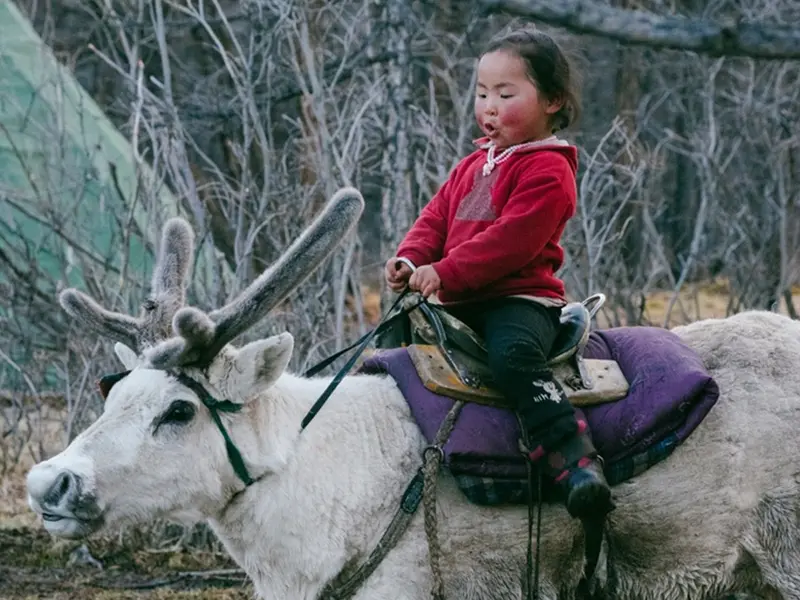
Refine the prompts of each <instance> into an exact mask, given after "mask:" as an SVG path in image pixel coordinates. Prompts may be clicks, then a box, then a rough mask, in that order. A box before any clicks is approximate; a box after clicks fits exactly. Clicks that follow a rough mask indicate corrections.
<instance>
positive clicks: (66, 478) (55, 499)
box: [27, 463, 83, 512]
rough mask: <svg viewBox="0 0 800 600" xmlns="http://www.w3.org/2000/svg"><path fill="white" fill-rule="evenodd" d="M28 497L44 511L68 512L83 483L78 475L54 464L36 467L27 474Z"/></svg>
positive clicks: (78, 496)
mask: <svg viewBox="0 0 800 600" xmlns="http://www.w3.org/2000/svg"><path fill="white" fill-rule="evenodd" d="M27 483H28V495H29V496H30V498H31V499H32V500H34V501H35V503H36V504H38V505H39V506H40V507H41V508H42V509H44V510H45V511H55V512H63V511H64V510H70V508H71V507H72V505H74V504H75V503H76V501H77V500H78V499H79V498H80V495H81V488H82V485H83V482H82V481H81V478H80V476H79V475H77V474H75V473H73V472H72V471H70V470H69V469H64V468H60V467H57V466H56V465H54V464H51V463H50V464H49V463H42V464H39V465H36V466H35V467H33V468H32V469H31V471H30V472H29V473H28V481H27Z"/></svg>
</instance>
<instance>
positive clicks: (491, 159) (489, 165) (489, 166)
mask: <svg viewBox="0 0 800 600" xmlns="http://www.w3.org/2000/svg"><path fill="white" fill-rule="evenodd" d="M554 139H557V138H556V137H555V136H551V137H549V138H547V139H544V140H537V141H535V142H524V143H522V144H514V145H513V146H509V147H508V148H506V149H505V150H503V151H502V152H501V153H500V156H498V157H497V158H495V156H494V151H495V148H496V146H495V144H494V142H489V143H488V144H486V145H484V146H483V148H488V152H486V164H485V165H483V176H484V177H486V176H487V175H489V173H491V172H492V171H493V170H494V167H495V165H499V164H500V163H501V162H503V161H504V160H508V157H509V156H511V155H512V154H513V153H514V152H515V151H516V150H519V149H520V148H530V147H531V146H541V145H542V144H552V143H553V140H554Z"/></svg>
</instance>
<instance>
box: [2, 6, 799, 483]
mask: <svg viewBox="0 0 800 600" xmlns="http://www.w3.org/2000/svg"><path fill="white" fill-rule="evenodd" d="M15 3H16V5H17V6H18V7H19V8H20V10H21V11H23V12H24V13H25V14H26V15H27V16H28V17H29V18H30V20H31V22H32V23H33V25H34V27H35V29H36V31H37V32H38V33H39V35H40V36H41V37H42V38H43V39H44V41H45V42H46V43H47V44H48V45H49V46H50V47H51V48H52V49H53V51H54V52H55V54H56V56H57V58H58V60H59V61H60V62H61V63H62V64H64V65H66V66H67V67H68V68H69V70H70V71H71V72H72V73H73V74H74V75H75V77H76V78H77V79H78V81H79V82H80V84H81V85H82V86H83V87H84V88H85V89H86V90H87V91H88V92H89V94H90V95H91V96H92V97H93V98H94V99H95V101H96V102H97V103H98V104H99V105H100V106H101V108H102V109H103V110H104V112H105V113H106V114H107V115H108V116H109V117H110V118H111V120H112V121H113V122H114V124H115V125H116V126H117V127H118V128H119V129H120V131H121V132H122V133H123V135H124V136H125V137H126V138H128V139H130V140H131V141H132V144H133V160H134V161H135V163H136V164H137V165H145V164H146V165H148V166H149V167H148V173H150V175H149V176H148V177H144V176H143V177H142V179H141V182H140V183H141V185H140V186H139V190H138V193H137V194H136V197H135V198H124V199H123V200H124V201H125V202H126V203H128V204H129V205H130V206H133V205H136V206H137V208H139V209H144V210H146V211H149V212H150V213H151V214H152V215H155V216H156V217H154V220H153V227H154V228H155V229H156V230H159V229H160V222H159V220H158V217H157V216H158V215H160V214H161V211H160V207H159V206H158V194H157V190H158V189H160V188H163V187H164V186H166V187H168V188H169V189H171V190H172V191H173V192H174V194H175V195H176V197H178V198H179V199H180V201H181V203H182V211H183V214H184V215H185V216H186V217H187V218H188V219H189V220H190V221H191V222H192V224H193V226H194V227H195V230H196V231H197V235H198V238H197V239H198V247H199V248H200V251H202V252H205V253H206V254H205V255H206V256H212V257H213V258H214V261H212V262H213V263H214V264H215V265H216V266H215V267H213V273H212V276H211V277H204V278H202V283H200V278H198V279H197V281H196V282H195V283H194V284H192V286H191V288H190V290H189V300H190V302H191V303H192V304H195V305H197V306H199V307H201V308H203V309H211V308H214V307H216V306H219V305H221V304H222V303H223V302H224V301H225V300H226V299H228V298H230V297H232V295H234V294H235V293H236V292H237V291H238V290H240V289H242V287H243V286H246V285H247V284H248V283H249V282H250V281H252V279H253V278H254V277H255V276H256V275H257V274H258V273H260V272H261V271H262V270H263V269H265V268H266V267H268V266H269V265H270V264H271V263H272V262H273V261H274V260H275V259H276V258H277V257H278V256H279V255H280V254H281V252H282V251H283V250H284V249H285V248H286V247H287V246H288V245H289V244H290V243H291V242H292V241H293V240H294V239H295V238H296V237H297V235H298V234H299V233H300V232H301V231H302V229H303V227H304V226H305V224H307V223H308V222H309V220H310V219H311V218H313V216H314V215H315V214H316V212H317V211H318V210H319V208H320V207H321V206H322V204H323V203H324V202H325V201H326V199H327V198H329V197H330V196H331V195H332V194H333V193H334V192H335V190H336V189H338V188H339V187H341V186H344V185H353V186H355V187H357V188H358V189H359V190H361V192H362V193H363V195H364V197H365V199H366V202H367V207H366V212H365V214H364V216H363V218H362V221H361V223H360V226H359V229H358V231H357V232H355V233H354V234H353V235H350V236H348V237H347V238H346V239H344V240H343V243H342V245H341V248H340V249H339V250H338V251H337V252H336V253H335V255H334V256H333V257H332V258H331V259H330V260H329V261H327V262H326V263H325V265H324V266H323V267H322V268H321V269H319V270H318V271H316V272H315V273H314V275H313V276H312V277H311V278H310V279H309V280H308V281H307V282H306V283H305V284H304V285H303V286H302V287H301V288H300V289H299V290H298V291H297V292H296V293H294V294H293V295H292V296H291V297H290V298H289V299H288V300H287V301H286V302H285V303H283V305H282V306H281V307H280V309H279V310H278V311H276V312H275V313H274V314H273V315H271V317H270V318H269V319H267V320H266V321H265V322H264V323H262V324H260V325H259V327H257V328H256V330H255V331H253V332H252V334H251V337H252V336H264V335H269V334H271V333H274V332H277V331H283V330H289V331H290V332H291V333H292V334H293V335H294V336H295V339H296V353H295V356H294V358H293V361H292V365H291V367H292V368H293V369H296V370H300V369H303V368H304V367H306V366H309V365H310V364H313V363H314V362H316V361H317V360H319V359H321V358H322V357H323V356H326V355H327V354H329V353H331V352H333V351H334V350H336V349H338V348H340V347H342V346H343V345H345V344H347V343H349V342H350V341H352V340H354V339H355V338H356V337H357V336H359V335H361V334H362V333H364V332H365V331H367V330H368V329H369V327H370V326H372V325H374V323H375V322H376V321H377V319H378V318H379V316H380V314H381V311H382V310H384V309H385V308H386V307H387V306H388V304H387V300H390V299H391V294H390V293H388V292H387V291H386V290H385V288H384V287H383V286H382V267H383V263H384V261H385V259H386V258H387V257H389V256H391V255H392V253H393V250H394V248H395V247H396V245H397V243H398V241H399V240H400V239H401V237H402V236H403V234H404V233H405V231H406V230H407V229H408V227H409V226H410V224H411V223H412V222H413V219H414V218H415V216H416V215H417V214H418V213H419V211H420V209H421V208H422V207H423V206H424V205H425V203H426V202H427V201H428V200H429V199H430V197H431V196H432V194H433V193H434V192H435V190H436V189H437V187H438V186H439V185H440V184H441V183H442V182H443V181H444V179H445V178H446V177H447V175H448V173H449V171H450V169H451V168H452V167H453V166H454V165H455V163H456V162H457V161H458V159H459V158H460V157H462V156H464V155H465V154H466V153H468V152H470V151H471V148H472V140H473V139H474V138H475V137H477V135H478V130H477V127H476V126H475V124H474V119H473V117H472V98H473V92H472V86H473V84H474V66H475V59H476V56H477V55H478V53H479V52H480V49H481V47H482V46H483V44H484V43H485V42H486V41H487V40H488V39H489V38H490V37H491V36H493V35H494V34H495V33H497V32H499V31H501V30H502V29H504V28H506V27H509V26H512V25H516V24H520V23H523V22H534V23H536V24H537V26H538V27H541V28H542V29H545V30H547V31H548V32H550V33H552V34H553V35H555V36H556V37H557V39H558V40H559V41H561V42H562V43H563V44H564V46H565V47H566V48H567V49H568V50H569V51H570V54H571V55H572V57H573V59H574V60H575V64H576V65H577V66H578V68H579V70H580V72H581V73H582V81H583V83H582V98H583V107H584V112H583V117H582V120H581V121H580V123H579V124H578V126H577V127H576V128H574V129H572V130H570V131H568V132H567V133H566V136H565V137H567V139H569V140H570V141H572V142H574V143H576V144H577V145H578V147H579V149H580V172H579V181H578V184H579V199H580V207H579V211H578V214H577V215H576V217H575V218H574V219H573V221H572V222H571V223H570V225H569V227H568V229H567V232H566V235H565V239H564V245H565V248H566V253H567V258H566V263H565V266H564V268H563V270H562V273H561V274H562V276H563V278H564V279H565V281H566V283H567V289H568V293H569V295H570V297H571V298H573V299H581V298H583V297H585V296H587V295H589V294H592V293H595V292H598V291H601V292H603V293H605V294H606V295H607V296H608V301H607V305H606V309H605V310H604V311H603V314H602V315H600V319H599V322H598V324H599V325H600V326H618V325H639V324H652V325H656V326H671V325H674V324H677V323H683V322H688V321H692V320H696V319H698V318H705V317H711V316H725V315H727V314H732V313H734V312H738V311H741V310H744V309H750V308H761V309H770V310H779V311H781V312H784V313H787V314H790V315H791V316H793V317H794V318H797V313H798V311H800V300H799V299H798V297H797V292H798V291H800V290H798V288H797V285H798V283H800V252H798V244H799V243H800V135H798V133H799V131H800V130H799V129H798V121H799V119H800V102H798V96H800V77H799V76H800V28H798V26H797V25H796V24H797V23H800V3H798V2H796V0H707V1H706V0H641V1H637V0H610V1H608V2H606V1H603V0H550V1H549V2H542V1H540V0H528V1H524V0H441V1H439V0H336V1H335V2H330V1H327V2H326V1H323V0H252V1H241V2H234V1H231V0H203V1H201V2H197V1H191V2H184V1H172V0H127V1H124V2H123V1H118V0H106V1H103V2H99V1H87V0H58V1H57V0H50V1H48V2H41V1H39V0H16V2H15ZM634 11H642V12H634ZM53 140H54V141H53V144H54V145H56V146H57V140H58V136H57V135H56V133H54V136H53ZM86 152H91V148H87V149H86ZM74 176H75V178H76V179H78V180H79V179H80V178H81V177H83V176H84V174H81V173H75V174H74ZM57 194H58V190H57V189H40V193H39V194H38V195H36V197H35V198H34V199H33V200H32V202H33V206H31V207H30V208H31V210H32V211H35V212H38V213H40V214H44V215H47V214H51V213H53V212H54V209H53V206H52V205H51V204H52V203H53V202H54V200H53V198H54V197H56V196H57ZM119 218H122V217H121V216H120V217H119ZM73 225H74V226H75V230H80V223H77V224H73ZM157 238H158V236H157V234H156V235H155V236H154V239H155V240H157ZM1 243H2V241H1V240H0V244H1ZM64 246H65V250H64V252H65V254H64V256H65V261H66V260H69V261H72V262H79V263H80V266H81V269H82V271H83V273H84V274H88V280H87V288H88V289H89V290H90V292H91V293H92V294H93V295H94V296H95V298H96V299H97V300H98V301H99V302H101V303H102V304H104V305H105V306H108V307H114V308H115V309H117V310H125V311H128V312H129V313H131V314H135V313H137V312H138V307H139V305H140V304H141V302H142V300H143V299H144V298H145V297H146V294H147V288H148V283H149V276H150V273H149V272H140V271H137V270H136V269H123V270H121V269H119V268H117V267H112V266H111V265H112V264H117V263H119V261H120V260H122V262H123V263H124V262H125V261H124V257H120V256H114V257H98V256H88V255H83V254H81V253H74V252H68V248H67V247H68V246H69V240H66V241H65V244H64ZM147 250H148V252H150V253H153V252H155V247H154V246H153V245H152V244H151V245H150V246H148V248H147ZM16 258H17V259H24V257H16ZM42 276H43V275H42V273H40V272H37V271H36V270H35V269H33V270H25V271H20V272H19V273H17V272H14V273H12V275H11V277H12V278H11V280H10V282H8V284H7V285H6V289H4V290H2V293H0V298H2V300H0V302H3V303H4V308H6V309H13V312H14V314H17V315H22V314H24V315H25V316H26V322H27V323H29V324H32V325H28V326H27V327H26V328H25V329H20V328H17V327H14V326H13V323H4V324H3V328H2V332H0V338H1V339H0V349H3V348H5V349H8V348H12V347H14V348H25V349H27V352H29V353H30V355H32V356H35V357H36V360H35V361H32V362H30V363H27V364H26V365H18V364H17V365H12V366H14V367H16V368H14V369H11V371H10V372H11V373H12V375H11V376H10V378H9V379H8V380H6V381H2V382H0V389H2V390H3V393H2V400H0V402H2V403H4V404H3V405H2V408H3V410H2V414H3V419H4V422H2V421H0V427H2V435H3V439H4V444H0V448H2V449H3V450H2V455H0V476H2V475H4V474H9V473H12V472H19V470H20V468H21V467H20V465H26V464H30V461H31V460H38V459H40V458H42V457H43V456H45V455H47V454H48V453H51V452H52V451H53V449H59V448H61V447H63V445H64V443H66V441H68V440H69V439H70V438H72V437H74V435H76V433H77V432H79V431H80V430H81V429H82V428H84V427H85V426H86V425H87V424H88V423H89V422H91V421H92V420H93V419H94V418H95V417H96V415H97V414H98V412H99V411H100V410H101V401H100V398H99V396H98V394H97V393H96V392H95V390H94V387H93V382H94V380H95V379H96V378H97V377H98V376H99V375H100V374H103V373H105V372H109V371H113V370H116V365H115V359H114V358H113V357H112V354H111V352H110V344H107V343H105V342H101V341H98V340H97V338H96V336H94V335H93V334H91V333H88V332H85V331H80V330H78V329H77V328H76V327H75V326H74V325H73V324H71V323H70V321H69V320H68V319H66V318H65V317H64V315H63V313H62V312H61V310H60V308H58V306H57V303H56V299H55V297H52V298H43V297H41V295H37V294H36V293H34V292H33V291H32V290H34V289H35V288H36V285H34V284H35V282H33V281H31V280H30V279H31V277H42ZM50 283H51V285H52V287H53V288H54V289H56V288H58V287H61V286H62V285H63V282H60V281H52V282H50ZM793 286H795V287H794V288H793ZM793 291H794V292H795V296H794V297H793V294H792V292H793ZM2 359H3V360H7V361H10V360H11V359H10V357H9V355H8V354H7V353H5V352H4V353H3V355H2ZM53 369H55V370H56V372H57V374H58V377H56V378H55V380H53V379H52V378H50V377H46V373H45V371H48V370H49V371H50V372H52V370H53ZM46 381H47V382H52V381H56V382H57V383H56V384H54V385H51V384H50V383H48V384H45V383H44V382H46ZM48 406H49V407H50V408H47V407H48ZM52 407H55V408H52ZM51 409H52V410H55V412H51V413H48V414H49V415H50V417H48V418H45V417H44V416H43V415H44V412H46V411H47V410H51ZM54 415H57V416H54ZM48 419H50V421H52V423H50V426H52V427H51V429H48V431H50V432H51V434H52V435H50V436H49V437H48V436H43V435H42V431H43V427H45V425H44V423H46V422H50V421H48ZM50 426H48V427H50ZM37 432H38V433H37ZM45 438H47V439H48V440H49V441H43V440H44V439H45ZM33 441H35V443H32V442H33Z"/></svg>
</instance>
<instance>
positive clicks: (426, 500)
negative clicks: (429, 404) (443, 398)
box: [422, 400, 464, 600]
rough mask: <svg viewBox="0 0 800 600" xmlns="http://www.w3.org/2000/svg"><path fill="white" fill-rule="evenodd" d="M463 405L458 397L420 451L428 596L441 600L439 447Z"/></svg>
mask: <svg viewBox="0 0 800 600" xmlns="http://www.w3.org/2000/svg"><path fill="white" fill-rule="evenodd" d="M463 407H464V402H463V401H462V400H459V401H456V402H454V403H453V406H452V407H451V408H450V411H449V412H448V413H447V416H445V418H444V420H443V421H442V424H441V425H440V426H439V431H437V432H436V437H435V438H434V440H433V443H432V444H431V445H430V446H428V447H427V448H425V450H424V452H423V465H422V472H423V475H424V481H425V487H424V488H423V492H422V507H423V509H424V511H425V512H424V517H425V536H426V537H427V539H428V555H429V559H430V565H431V577H432V579H433V583H432V586H431V597H432V598H433V600H444V580H443V579H442V567H441V554H442V547H441V545H440V544H439V534H438V521H437V517H436V482H437V480H438V475H439V467H440V466H441V464H442V461H443V460H444V450H442V446H443V445H444V444H445V442H447V439H448V438H449V437H450V434H451V433H452V431H453V427H455V424H456V420H457V419H458V415H459V414H460V413H461V409H462V408H463Z"/></svg>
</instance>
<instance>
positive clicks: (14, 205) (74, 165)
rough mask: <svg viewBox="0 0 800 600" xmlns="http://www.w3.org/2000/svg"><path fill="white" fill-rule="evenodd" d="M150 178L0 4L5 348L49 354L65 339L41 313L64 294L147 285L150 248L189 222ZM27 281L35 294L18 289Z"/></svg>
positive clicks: (0, 308)
mask: <svg viewBox="0 0 800 600" xmlns="http://www.w3.org/2000/svg"><path fill="white" fill-rule="evenodd" d="M137 173H138V174H139V176H140V178H139V179H138V180H137ZM114 174H115V175H116V177H114V176H113V175H114ZM150 175H151V174H150V172H149V170H147V169H140V170H137V169H136V166H135V162H134V160H133V154H132V150H131V145H130V143H129V141H128V140H127V139H125V137H124V136H122V134H121V133H120V132H119V131H118V130H117V129H116V128H115V127H114V126H113V124H112V123H111V122H110V121H109V120H108V119H107V118H106V116H105V115H104V114H103V112H102V110H101V109H100V108H99V107H98V105H97V104H96V103H95V102H94V101H93V100H92V99H91V97H90V96H89V95H88V94H87V93H86V92H85V90H83V89H82V88H81V86H80V85H79V84H78V83H77V81H75V79H74V78H73V77H72V75H71V74H70V72H69V70H68V69H66V68H65V67H63V66H62V65H60V64H59V63H58V62H57V61H56V59H55V57H54V56H53V54H52V52H51V50H50V49H49V48H48V47H47V46H46V44H44V42H43V41H42V40H41V39H40V38H39V36H38V35H37V34H36V32H35V31H34V29H33V27H32V26H31V24H30V22H29V21H28V20H27V19H26V18H25V17H24V16H23V15H22V14H21V13H20V12H19V10H18V9H17V8H16V7H15V6H14V4H12V2H10V1H8V0H0V325H1V326H2V329H3V330H4V332H3V333H4V335H3V337H4V338H6V335H5V334H9V333H12V332H13V334H15V335H12V336H11V337H12V338H14V337H17V338H24V337H25V336H26V335H28V334H29V335H31V336H38V338H37V344H39V345H40V346H42V347H48V346H50V344H57V343H58V342H57V339H56V338H57V336H55V335H54V336H53V339H52V340H48V331H47V328H48V327H50V325H51V319H54V318H57V317H55V316H54V315H52V314H47V313H43V311H46V310H47V309H48V306H49V307H50V312H51V313H52V312H60V311H59V310H58V309H57V305H56V304H55V299H56V294H57V292H58V288H59V287H66V286H74V287H78V288H79V289H84V290H88V291H90V292H93V291H97V290H98V289H99V288H100V287H102V288H103V289H105V290H118V289H119V288H120V285H121V284H122V281H123V279H124V280H125V281H126V284H127V285H130V283H131V280H133V281H137V280H138V281H139V282H140V284H141V285H143V286H146V285H147V283H148V281H149V274H150V272H151V267H152V256H151V253H150V251H148V249H147V248H148V243H149V247H150V248H152V247H153V244H155V243H157V241H158V236H159V234H160V224H161V223H163V222H164V220H165V219H166V218H169V217H170V216H174V215H178V214H181V208H180V203H179V201H178V200H177V199H176V198H175V197H174V196H173V195H172V194H171V193H170V191H169V190H168V189H167V188H166V187H164V186H161V187H160V188H157V189H155V190H154V189H152V187H153V186H152V185H151V184H148V183H147V180H146V179H145V182H146V183H145V187H144V188H142V179H141V178H142V177H144V178H147V177H149V176H150ZM147 185H150V188H147V187H146V186H147ZM140 188H141V189H147V191H148V194H149V195H147V196H146V197H148V198H149V199H150V201H149V202H147V203H143V202H142V201H141V199H142V197H143V194H142V192H141V191H139V190H140ZM144 204H146V205H147V206H144ZM156 212H157V213H158V214H155V213H156ZM197 262H198V265H197V268H196V271H201V272H203V273H209V272H210V269H208V267H207V266H204V265H206V264H207V262H208V261H205V262H204V261H203V260H202V255H201V256H200V257H198V261H197ZM195 276H197V273H196V274H195ZM207 276H210V275H207ZM20 280H26V281H30V282H32V285H31V286H20V285H19V284H18V282H19V281H20ZM12 283H15V285H12ZM3 296H5V297H3ZM117 308H118V309H120V310H135V309H136V307H135V306H134V307H131V306H118V307H117ZM43 314H46V316H47V317H48V318H47V319H43V318H42V316H41V315H43ZM61 318H65V317H63V316H62V317H61ZM6 339H8V338H6ZM22 346H24V345H22ZM22 346H20V348H18V349H16V354H17V356H16V357H15V359H17V360H25V359H26V358H27V359H28V360H29V359H30V358H31V352H32V350H30V349H28V350H25V349H24V348H23V347H22ZM22 355H27V356H22ZM0 387H3V384H2V382H0Z"/></svg>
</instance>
